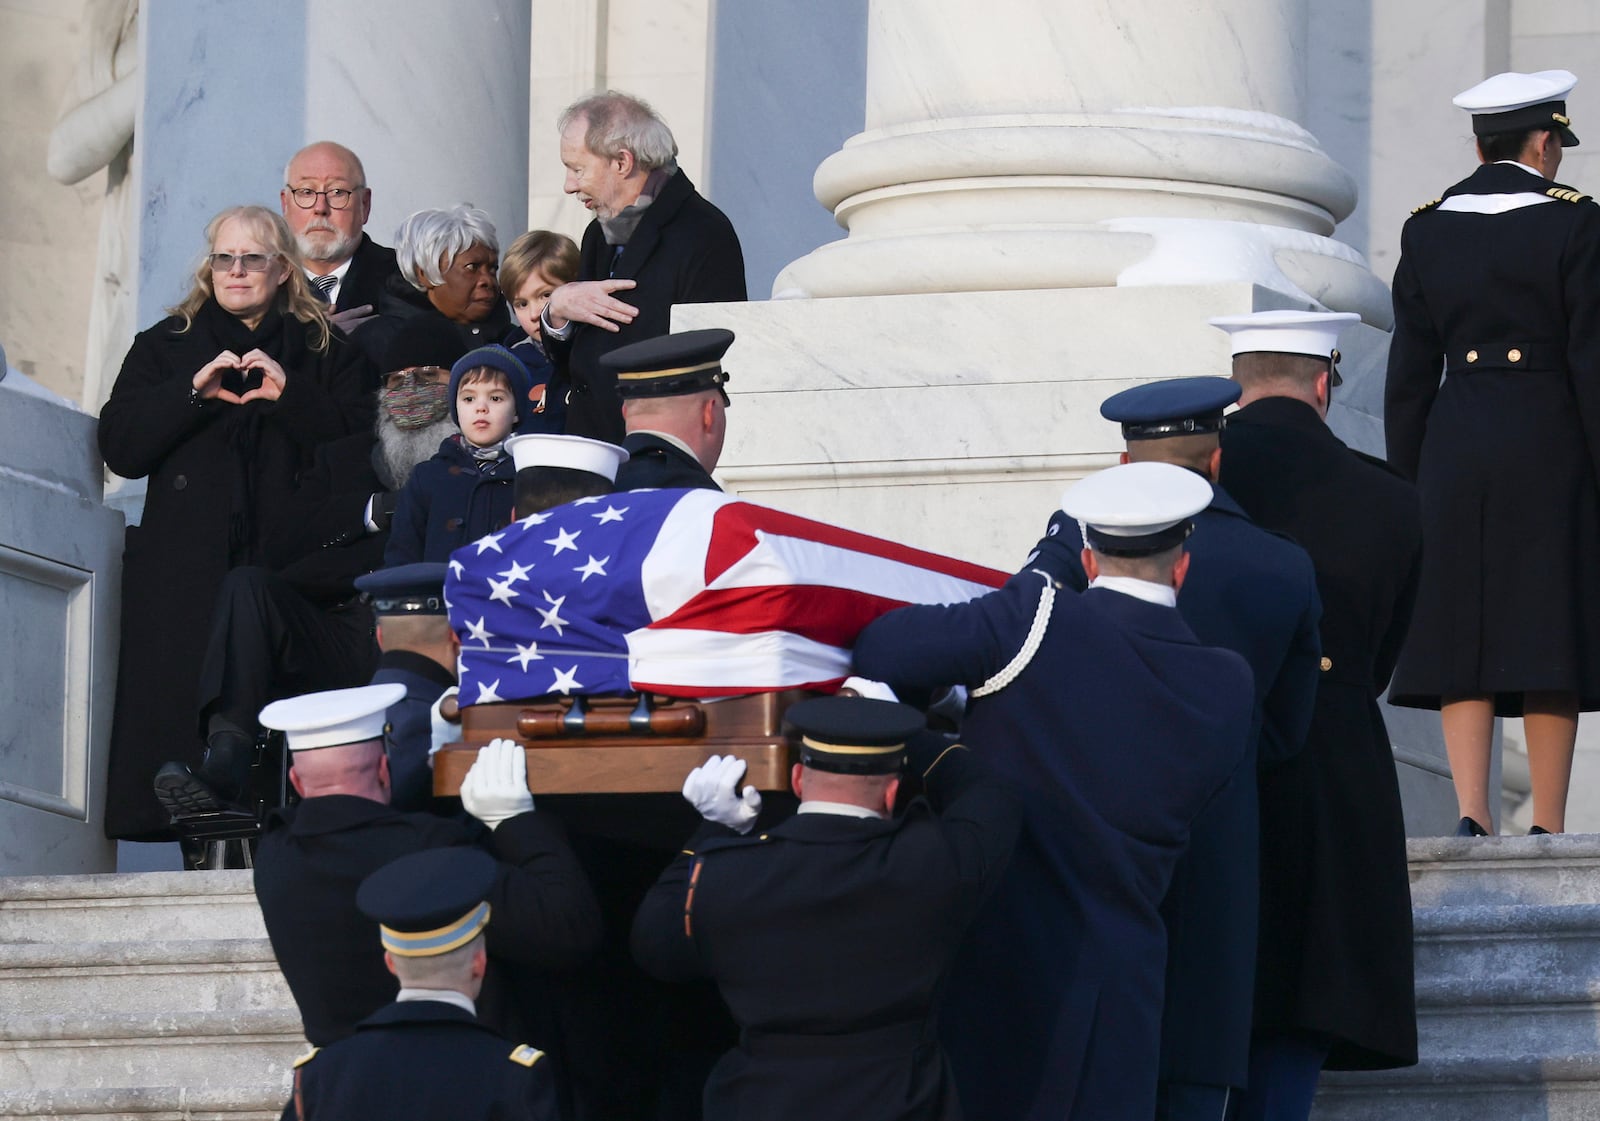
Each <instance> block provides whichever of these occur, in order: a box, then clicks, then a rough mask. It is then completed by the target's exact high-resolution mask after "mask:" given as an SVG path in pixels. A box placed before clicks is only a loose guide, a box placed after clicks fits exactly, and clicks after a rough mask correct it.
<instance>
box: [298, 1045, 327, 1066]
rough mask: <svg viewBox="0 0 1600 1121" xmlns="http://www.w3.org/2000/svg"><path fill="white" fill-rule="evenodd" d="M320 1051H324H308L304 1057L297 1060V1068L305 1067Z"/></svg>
mask: <svg viewBox="0 0 1600 1121" xmlns="http://www.w3.org/2000/svg"><path fill="white" fill-rule="evenodd" d="M320 1050H322V1048H320V1047H313V1048H312V1049H311V1050H309V1051H307V1052H306V1053H305V1054H304V1055H301V1056H300V1057H299V1058H298V1059H296V1060H295V1061H294V1065H295V1067H296V1068H299V1067H303V1066H305V1065H306V1064H307V1063H309V1062H310V1061H311V1060H312V1059H314V1058H316V1057H317V1052H318V1051H320Z"/></svg>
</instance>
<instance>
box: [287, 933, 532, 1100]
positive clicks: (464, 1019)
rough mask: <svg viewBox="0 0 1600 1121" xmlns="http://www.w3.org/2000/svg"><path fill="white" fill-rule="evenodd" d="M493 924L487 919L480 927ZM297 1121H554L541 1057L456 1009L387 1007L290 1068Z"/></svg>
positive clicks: (433, 1003)
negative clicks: (291, 1069)
mask: <svg viewBox="0 0 1600 1121" xmlns="http://www.w3.org/2000/svg"><path fill="white" fill-rule="evenodd" d="M490 925H491V926H492V925H493V920H492V919H491V920H490ZM294 1085H295V1090H294V1102H295V1106H296V1110H297V1112H298V1114H299V1119H300V1121H377V1119H379V1118H382V1119H383V1121H445V1119H447V1118H448V1119H449V1121H558V1118H559V1117H560V1112H559V1110H558V1108H557V1104H556V1085H555V1080H554V1078H553V1077H552V1073H551V1064H550V1060H549V1059H548V1058H547V1057H546V1056H545V1055H543V1054H542V1053H541V1052H539V1051H538V1050H537V1049H536V1048H532V1047H529V1046H527V1045H526V1044H512V1043H510V1042H508V1041H507V1040H506V1038H505V1037H504V1036H502V1035H498V1034H496V1033H495V1032H494V1031H493V1030H492V1029H491V1028H489V1027H488V1026H486V1025H485V1024H483V1023H482V1022H480V1021H479V1020H478V1018H477V1017H475V1016H473V1015H472V1014H471V1013H470V1012H468V1011H467V1010H466V1009H465V1008H460V1007H457V1006H456V1005H454V1004H450V1003H447V1002H446V1001H442V1000H408V1001H405V1002H403V1003H401V1002H396V1003H394V1004H390V1005H388V1006H387V1007H385V1008H383V1009H381V1010H379V1011H377V1012H375V1013H373V1014H372V1015H371V1016H368V1017H367V1018H366V1019H364V1020H362V1021H361V1023H360V1024H359V1025H357V1028H356V1032H355V1034H354V1035H353V1036H350V1037H349V1038H347V1039H344V1040H341V1041H340V1042H338V1043H335V1044H333V1045H332V1046H329V1047H325V1048H322V1049H320V1050H318V1051H316V1052H314V1053H312V1054H311V1055H309V1056H307V1057H306V1058H304V1059H301V1060H300V1062H299V1063H298V1064H296V1066H295V1079H294Z"/></svg>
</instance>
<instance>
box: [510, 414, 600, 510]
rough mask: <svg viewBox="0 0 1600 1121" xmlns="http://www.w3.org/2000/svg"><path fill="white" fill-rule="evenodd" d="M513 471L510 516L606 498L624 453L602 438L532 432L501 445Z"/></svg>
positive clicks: (514, 437) (512, 438)
mask: <svg viewBox="0 0 1600 1121" xmlns="http://www.w3.org/2000/svg"><path fill="white" fill-rule="evenodd" d="M506 451H508V452H510V453H511V460H512V463H514V464H515V465H516V468H517V484H516V498H515V500H514V502H513V507H512V509H513V514H512V516H513V517H515V518H526V517H529V516H530V515H533V514H538V513H542V512H543V511H545V510H548V509H550V508H551V507H553V506H561V505H563V504H565V503H568V502H576V501H577V500H578V499H580V498H588V497H591V496H593V495H600V494H610V493H611V491H612V488H613V487H614V486H615V485H616V482H617V471H618V470H619V469H621V467H622V465H623V464H625V463H627V462H628V453H627V452H626V451H625V450H623V449H622V448H621V447H619V446H618V445H616V444H613V443H611V442H609V441H607V440H591V439H589V438H588V437H587V436H562V435H557V434H555V433H548V432H533V433H528V434H526V435H522V436H513V437H511V439H509V440H507V441H506Z"/></svg>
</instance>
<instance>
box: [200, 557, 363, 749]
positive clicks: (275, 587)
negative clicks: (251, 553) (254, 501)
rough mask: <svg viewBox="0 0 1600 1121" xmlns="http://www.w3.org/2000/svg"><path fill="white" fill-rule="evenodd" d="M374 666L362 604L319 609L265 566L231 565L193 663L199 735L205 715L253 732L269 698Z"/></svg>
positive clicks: (347, 681)
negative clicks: (200, 656) (200, 654)
mask: <svg viewBox="0 0 1600 1121" xmlns="http://www.w3.org/2000/svg"><path fill="white" fill-rule="evenodd" d="M377 668H378V643H377V639H376V638H375V637H374V630H373V617H372V609H371V608H370V607H368V606H367V605H366V604H364V603H362V602H361V601H360V600H355V599H353V600H351V601H349V602H347V603H343V604H340V605H338V606H335V607H321V606H318V605H317V604H315V603H312V602H311V601H310V600H308V599H307V598H306V597H305V596H303V595H301V594H300V593H299V592H298V591H296V590H295V589H294V588H293V587H291V586H290V584H289V583H288V582H287V581H286V580H284V579H283V578H282V577H280V576H278V575H277V574H276V573H274V572H273V571H272V570H270V569H266V568H255V567H250V566H244V567H240V568H235V569H233V570H232V571H231V572H229V573H228V575H227V576H226V577H224V578H223V581H222V587H221V588H220V589H219V590H218V592H217V608H216V611H215V612H214V613H213V614H212V618H211V634H210V636H209V637H208V639H207V641H206V656H205V661H204V663H202V665H201V667H200V697H199V710H198V711H199V722H200V734H201V736H202V738H203V737H204V736H205V734H206V724H207V722H208V721H209V719H210V718H211V717H212V716H221V717H223V718H224V719H226V720H228V721H229V722H231V723H233V724H235V725H237V726H238V727H240V728H242V729H244V730H245V731H246V732H253V731H255V730H256V728H257V727H258V725H257V723H256V717H257V715H258V714H259V713H260V712H261V710H262V708H263V707H265V706H266V704H267V703H268V702H269V701H273V700H276V699H278V698H280V697H292V696H295V695H296V694H299V693H312V692H317V691H319V690H323V689H349V688H354V687H355V686H358V685H365V684H366V683H367V682H368V681H369V680H371V678H372V674H373V671H374V670H376V669H377Z"/></svg>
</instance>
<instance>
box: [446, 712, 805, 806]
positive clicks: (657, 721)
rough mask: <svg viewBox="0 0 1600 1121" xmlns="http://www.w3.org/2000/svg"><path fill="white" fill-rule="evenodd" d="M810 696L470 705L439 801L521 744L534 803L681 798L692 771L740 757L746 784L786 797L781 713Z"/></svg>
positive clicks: (786, 749) (787, 747) (788, 744)
mask: <svg viewBox="0 0 1600 1121" xmlns="http://www.w3.org/2000/svg"><path fill="white" fill-rule="evenodd" d="M811 695H812V694H810V693H807V692H805V691H804V690H802V689H788V690H785V691H783V692H780V693H757V694H754V695H752V696H748V697H730V698H728V699H727V700H721V701H692V700H684V699H683V698H680V697H661V696H655V695H653V694H652V695H649V696H648V697H647V698H646V702H647V703H646V704H641V699H640V697H639V696H638V695H630V696H623V697H579V698H570V699H569V698H559V699H554V700H540V701H537V702H523V701H508V702H503V703H500V704H487V705H469V706H467V707H466V708H464V709H461V710H460V712H459V714H457V713H453V712H452V711H451V709H452V708H453V706H452V705H451V704H450V703H449V702H448V701H447V702H446V705H445V707H444V716H445V718H446V719H455V718H456V717H457V716H458V715H459V719H460V721H461V741H460V742H458V743H452V744H447V745H446V746H445V747H444V748H443V749H441V750H440V751H439V753H438V755H436V756H435V757H434V763H433V792H434V793H435V794H436V795H440V796H449V795H456V794H459V793H460V792H461V780H462V779H464V778H465V777H466V774H467V769H468V768H469V767H471V766H472V761H473V759H474V758H476V756H477V751H478V748H480V747H482V746H483V745H484V744H486V743H488V742H489V741H490V740H493V739H512V740H516V741H517V742H519V743H521V744H522V746H523V748H524V752H525V754H526V756H527V760H528V786H529V788H530V789H531V790H533V791H534V792H535V793H536V794H676V793H678V792H679V791H680V790H682V789H683V779H684V776H685V775H687V774H688V773H689V772H690V771H691V770H693V769H694V768H695V767H697V766H699V765H700V764H701V763H704V762H705V761H706V760H707V759H709V758H710V757H711V756H713V755H737V756H738V757H739V758H741V759H743V760H744V761H745V764H746V770H745V777H744V780H743V784H748V785H751V786H754V787H755V788H756V789H757V790H764V791H770V790H788V789H789V767H790V764H791V763H792V762H793V759H794V743H793V742H792V741H791V740H790V739H789V738H787V737H785V735H784V732H783V713H784V710H785V709H787V708H788V707H789V706H790V705H791V704H794V703H795V702H796V701H800V700H804V699H805V698H806V697H808V696H811Z"/></svg>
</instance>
